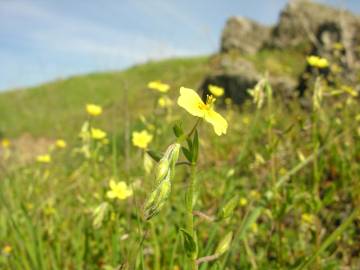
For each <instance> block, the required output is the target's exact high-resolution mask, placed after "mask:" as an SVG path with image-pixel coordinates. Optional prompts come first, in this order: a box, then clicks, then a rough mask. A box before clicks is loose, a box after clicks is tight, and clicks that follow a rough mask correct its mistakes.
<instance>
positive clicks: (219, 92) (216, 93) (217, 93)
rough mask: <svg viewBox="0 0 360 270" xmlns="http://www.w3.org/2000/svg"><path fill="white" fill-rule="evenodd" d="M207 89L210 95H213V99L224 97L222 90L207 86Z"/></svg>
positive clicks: (214, 86)
mask: <svg viewBox="0 0 360 270" xmlns="http://www.w3.org/2000/svg"><path fill="white" fill-rule="evenodd" d="M208 89H209V91H210V93H211V94H213V95H214V96H215V97H221V96H222V95H224V88H222V87H220V86H216V85H212V84H209V86H208Z"/></svg>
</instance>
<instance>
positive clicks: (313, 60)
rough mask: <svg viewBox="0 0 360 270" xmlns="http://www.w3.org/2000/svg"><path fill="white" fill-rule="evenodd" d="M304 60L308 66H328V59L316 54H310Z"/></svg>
mask: <svg viewBox="0 0 360 270" xmlns="http://www.w3.org/2000/svg"><path fill="white" fill-rule="evenodd" d="M306 61H307V62H308V64H309V65H310V66H313V67H316V68H327V67H328V66H329V61H328V60H327V59H326V58H322V57H319V56H316V55H310V56H308V57H307V58H306Z"/></svg>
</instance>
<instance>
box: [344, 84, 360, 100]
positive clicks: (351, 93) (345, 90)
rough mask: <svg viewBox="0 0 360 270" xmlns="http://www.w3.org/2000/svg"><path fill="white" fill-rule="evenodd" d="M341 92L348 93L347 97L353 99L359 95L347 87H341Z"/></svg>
mask: <svg viewBox="0 0 360 270" xmlns="http://www.w3.org/2000/svg"><path fill="white" fill-rule="evenodd" d="M341 90H343V91H344V92H346V93H348V94H349V95H351V96H353V97H357V96H358V95H359V94H358V92H357V91H356V90H355V89H354V88H353V87H351V86H349V85H342V86H341Z"/></svg>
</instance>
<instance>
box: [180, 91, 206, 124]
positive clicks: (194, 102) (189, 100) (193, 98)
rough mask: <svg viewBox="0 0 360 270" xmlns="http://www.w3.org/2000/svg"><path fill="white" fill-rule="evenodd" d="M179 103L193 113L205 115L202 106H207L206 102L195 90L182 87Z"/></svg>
mask: <svg viewBox="0 0 360 270" xmlns="http://www.w3.org/2000/svg"><path fill="white" fill-rule="evenodd" d="M177 103H178V105H179V106H180V107H182V108H184V109H185V110H186V111H187V112H188V113H190V114H191V115H193V116H197V117H204V114H205V112H204V110H203V109H201V108H200V107H201V106H203V107H205V104H204V102H203V101H202V100H201V98H200V97H199V95H198V94H197V93H196V92H195V91H194V90H192V89H190V88H185V87H181V88H180V96H179V98H178V100H177Z"/></svg>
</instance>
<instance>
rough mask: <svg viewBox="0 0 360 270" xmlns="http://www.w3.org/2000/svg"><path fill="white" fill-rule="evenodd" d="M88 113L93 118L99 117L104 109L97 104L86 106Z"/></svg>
mask: <svg viewBox="0 0 360 270" xmlns="http://www.w3.org/2000/svg"><path fill="white" fill-rule="evenodd" d="M86 111H87V113H88V114H89V115H91V116H98V115H100V114H102V108H101V107H100V106H98V105H95V104H86Z"/></svg>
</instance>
